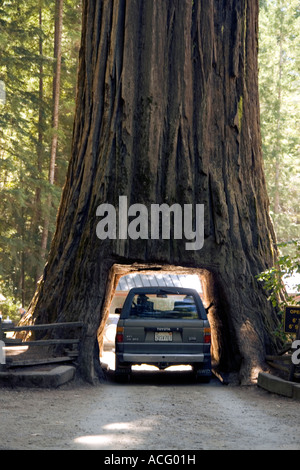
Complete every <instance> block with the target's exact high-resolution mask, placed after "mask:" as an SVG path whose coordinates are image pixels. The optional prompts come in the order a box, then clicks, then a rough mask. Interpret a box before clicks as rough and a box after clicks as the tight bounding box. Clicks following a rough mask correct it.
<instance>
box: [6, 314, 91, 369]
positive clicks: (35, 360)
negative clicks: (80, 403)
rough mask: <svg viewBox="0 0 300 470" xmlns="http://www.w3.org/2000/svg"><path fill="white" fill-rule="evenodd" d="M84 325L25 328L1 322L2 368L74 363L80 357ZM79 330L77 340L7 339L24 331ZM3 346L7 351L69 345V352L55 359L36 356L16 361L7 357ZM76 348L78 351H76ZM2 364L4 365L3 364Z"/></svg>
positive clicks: (69, 324) (50, 324)
mask: <svg viewBox="0 0 300 470" xmlns="http://www.w3.org/2000/svg"><path fill="white" fill-rule="evenodd" d="M83 326H84V323H83V322H64V323H63V322H62V323H48V324H42V325H24V326H13V325H11V324H7V323H5V322H1V320H0V349H1V351H0V358H1V359H2V360H0V368H1V369H2V370H3V369H8V368H11V367H24V366H32V365H40V364H51V363H57V362H66V361H74V359H75V358H76V357H77V356H78V351H79V347H80V341H81V336H82V329H83ZM62 328H63V329H78V331H79V333H78V335H77V337H76V338H63V339H61V338H60V339H41V340H32V341H22V339H17V338H7V337H6V335H7V333H10V332H22V331H45V332H46V333H47V332H48V331H50V330H54V329H62ZM3 345H4V347H5V350H7V349H9V348H10V347H16V346H28V347H29V346H30V348H31V347H37V346H59V345H67V346H68V347H69V348H70V347H72V348H73V350H72V349H69V351H68V352H67V353H66V355H63V356H59V357H54V356H50V355H49V356H48V357H43V358H39V357H38V354H36V355H34V356H35V357H31V358H30V359H23V360H19V359H16V360H14V359H13V358H12V357H7V358H6V357H5V352H4V350H3ZM74 346H75V347H76V349H74ZM1 363H2V364H1Z"/></svg>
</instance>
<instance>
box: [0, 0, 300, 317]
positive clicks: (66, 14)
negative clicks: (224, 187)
mask: <svg viewBox="0 0 300 470" xmlns="http://www.w3.org/2000/svg"><path fill="white" fill-rule="evenodd" d="M62 3H63V15H62V35H61V37H60V36H59V34H58V11H59V6H60V5H61V4H62ZM260 4H261V5H260V36H259V80H260V82H259V83H260V103H261V132H262V149H263V156H264V163H265V172H266V180H267V185H268V192H269V197H270V204H271V208H270V209H271V216H272V219H273V222H274V225H275V229H276V233H277V238H278V241H279V242H286V243H288V242H290V241H291V240H293V239H297V238H300V237H299V227H300V208H299V187H300V156H299V151H300V132H299V130H300V129H299V127H300V120H299V118H300V109H299V101H300V95H299V90H300V54H299V48H300V33H299V31H300V24H299V23H300V3H299V0H261V2H260ZM80 31H81V5H80V2H79V1H75V0H64V1H63V2H61V0H56V1H53V0H39V1H36V0H34V1H33V0H28V1H15V0H11V1H2V2H0V197H1V204H0V293H1V294H2V295H3V296H4V297H5V298H6V301H5V302H2V303H1V304H0V310H2V312H3V315H5V314H10V315H11V316H13V315H14V314H16V313H17V308H18V307H19V306H21V305H23V306H24V307H25V308H27V306H28V304H29V302H30V300H31V298H32V296H33V294H34V291H35V287H36V283H37V280H38V278H39V276H40V275H41V273H42V270H43V266H44V263H45V260H46V258H47V252H48V250H49V245H50V243H51V238H52V235H53V232H54V229H55V221H56V214H57V208H58V205H59V201H60V196H61V190H62V187H63V185H64V182H65V177H66V171H67V166H68V160H69V158H70V152H71V143H72V131H73V119H74V110H75V96H76V79H77V65H78V54H79V46H80ZM58 43H59V44H60V45H61V77H60V86H59V89H57V88H55V86H54V84H55V79H54V77H55V76H56V73H57V63H58V56H57V46H58ZM57 94H58V96H59V116H58V123H59V124H58V129H57V130H56V128H55V126H54V103H55V96H57ZM56 135H57V147H56V154H55V161H53V158H52V159H51V155H52V156H53V153H52V151H51V148H52V145H53V141H54V137H56ZM51 162H52V165H51ZM53 165H54V168H55V171H54V173H53V172H52V173H51V168H53ZM46 229H47V230H46ZM46 232H47V236H46ZM288 246H289V245H288ZM286 249H287V248H286Z"/></svg>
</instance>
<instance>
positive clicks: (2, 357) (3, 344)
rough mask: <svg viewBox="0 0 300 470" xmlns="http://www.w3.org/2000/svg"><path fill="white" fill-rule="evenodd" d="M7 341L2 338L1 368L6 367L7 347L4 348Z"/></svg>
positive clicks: (0, 342) (0, 348)
mask: <svg viewBox="0 0 300 470" xmlns="http://www.w3.org/2000/svg"><path fill="white" fill-rule="evenodd" d="M4 346H5V343H4V342H3V341H1V340H0V370H2V369H5V364H6V360H5V349H4Z"/></svg>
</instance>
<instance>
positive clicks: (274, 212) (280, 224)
mask: <svg viewBox="0 0 300 470" xmlns="http://www.w3.org/2000/svg"><path fill="white" fill-rule="evenodd" d="M259 26H260V27H259V29H260V37H259V85H260V102H261V133H262V149H263V156H264V163H265V173H266V180H267V185H268V193H269V197H270V205H271V208H270V209H271V217H272V219H273V223H274V226H275V231H276V234H277V238H278V241H279V242H287V241H289V240H292V239H297V238H299V236H300V205H299V199H300V197H299V187H300V133H299V123H300V107H299V102H300V96H299V89H300V60H299V57H300V54H299V51H300V3H299V0H261V2H260V24H259ZM282 251H283V252H284V253H287V254H288V253H289V252H290V245H289V244H287V245H286V246H285V247H282Z"/></svg>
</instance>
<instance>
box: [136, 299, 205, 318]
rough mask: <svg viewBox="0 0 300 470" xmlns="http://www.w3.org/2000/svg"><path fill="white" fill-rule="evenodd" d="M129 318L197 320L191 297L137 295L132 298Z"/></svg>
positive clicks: (196, 312) (193, 300)
mask: <svg viewBox="0 0 300 470" xmlns="http://www.w3.org/2000/svg"><path fill="white" fill-rule="evenodd" d="M129 315H130V317H135V318H162V319H165V318H174V319H177V318H179V319H192V320H193V319H198V318H199V315H198V311H197V307H196V304H195V299H194V297H193V296H192V295H180V294H167V293H162V294H137V295H135V296H134V297H133V300H132V303H131V308H130V314H129Z"/></svg>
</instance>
